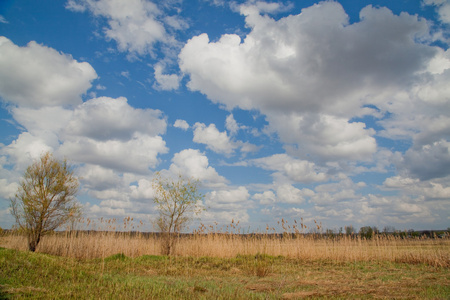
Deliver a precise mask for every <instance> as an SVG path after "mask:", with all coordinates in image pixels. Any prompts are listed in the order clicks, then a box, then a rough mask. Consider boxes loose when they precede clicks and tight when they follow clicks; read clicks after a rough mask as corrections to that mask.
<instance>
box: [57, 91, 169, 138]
mask: <svg viewBox="0 0 450 300" xmlns="http://www.w3.org/2000/svg"><path fill="white" fill-rule="evenodd" d="M166 126H167V122H166V120H165V119H164V118H163V115H162V113H161V111H159V110H153V109H148V108H147V109H139V108H133V107H132V106H130V105H129V104H128V103H127V99H126V98H124V97H119V98H117V99H114V98H109V97H101V98H95V99H90V100H89V101H86V102H85V103H83V104H82V105H80V106H78V107H77V108H76V109H75V110H74V113H73V117H72V119H71V120H70V122H69V124H68V125H67V128H66V134H67V135H70V136H83V137H89V138H92V139H95V140H98V141H106V140H120V141H127V140H129V139H131V138H133V135H134V134H136V133H141V134H146V135H149V136H155V135H159V134H163V133H165V131H166Z"/></svg>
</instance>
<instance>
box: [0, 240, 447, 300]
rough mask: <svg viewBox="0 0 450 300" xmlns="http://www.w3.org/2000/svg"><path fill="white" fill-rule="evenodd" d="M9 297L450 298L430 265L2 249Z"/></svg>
mask: <svg viewBox="0 0 450 300" xmlns="http://www.w3.org/2000/svg"><path fill="white" fill-rule="evenodd" d="M0 266H1V268H0V278H1V279H0V285H1V287H0V288H1V291H0V298H3V299H5V298H6V299H8V298H10V299H24V298H34V299H302V298H319V299H320V298H322V299H343V298H346V299H379V298H385V299H448V298H449V297H450V286H449V282H450V271H449V269H448V268H444V267H436V266H430V265H426V264H408V263H393V262H387V261H370V262H367V261H363V262H360V261H357V262H337V261H331V260H299V259H290V258H285V257H281V256H280V257H273V256H268V255H245V256H243V255H240V256H236V257H234V258H217V257H167V256H153V255H144V256H140V257H136V258H130V257H127V256H124V255H121V254H116V255H113V256H109V257H106V258H104V259H101V258H97V259H81V260H80V259H75V258H68V257H61V256H52V255H48V254H42V253H32V252H28V251H17V250H11V249H5V248H0Z"/></svg>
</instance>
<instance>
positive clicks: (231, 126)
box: [225, 114, 240, 135]
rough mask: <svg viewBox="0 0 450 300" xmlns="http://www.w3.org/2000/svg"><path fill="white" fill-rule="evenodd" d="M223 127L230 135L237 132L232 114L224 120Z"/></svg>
mask: <svg viewBox="0 0 450 300" xmlns="http://www.w3.org/2000/svg"><path fill="white" fill-rule="evenodd" d="M225 127H226V129H227V130H228V131H229V132H230V134H232V135H233V134H236V133H237V131H238V130H239V128H240V127H239V125H238V123H237V122H236V120H235V119H234V116H233V114H229V115H228V116H227V118H226V119H225Z"/></svg>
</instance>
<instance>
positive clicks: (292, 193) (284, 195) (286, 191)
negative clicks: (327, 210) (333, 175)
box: [277, 184, 314, 204]
mask: <svg viewBox="0 0 450 300" xmlns="http://www.w3.org/2000/svg"><path fill="white" fill-rule="evenodd" d="M305 192H306V194H308V195H311V193H312V194H313V193H314V192H312V191H311V190H309V189H305ZM304 194H305V193H304V192H303V191H302V190H300V189H297V188H295V187H294V186H292V185H290V184H283V185H280V186H279V187H278V188H277V197H278V199H279V200H280V202H282V203H292V204H301V203H303V202H304V201H305V198H304V196H305V195H304Z"/></svg>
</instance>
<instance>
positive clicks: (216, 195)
mask: <svg viewBox="0 0 450 300" xmlns="http://www.w3.org/2000/svg"><path fill="white" fill-rule="evenodd" d="M205 198H206V199H205V205H206V206H207V207H208V210H209V211H207V212H206V214H205V218H206V219H209V220H210V221H217V222H219V223H222V222H225V223H228V222H229V223H231V222H232V221H233V220H234V222H235V223H236V222H237V221H239V222H241V223H242V222H248V221H249V215H248V212H247V210H248V209H249V208H250V207H251V206H252V202H251V200H250V199H249V198H250V194H249V192H248V190H247V189H246V188H245V187H243V186H241V187H238V188H236V189H232V188H229V189H227V190H218V191H212V192H210V193H208V194H207V195H206V197H205ZM229 223H228V224H229Z"/></svg>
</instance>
